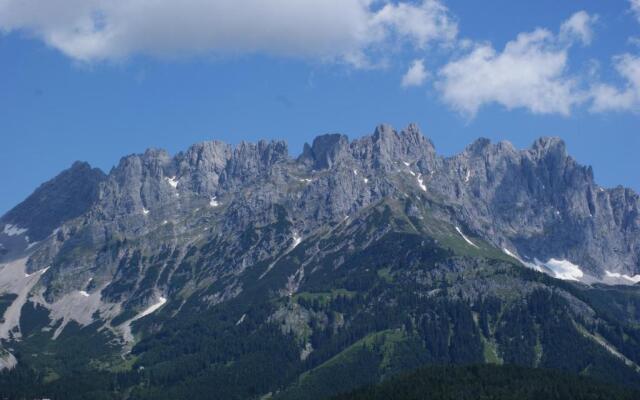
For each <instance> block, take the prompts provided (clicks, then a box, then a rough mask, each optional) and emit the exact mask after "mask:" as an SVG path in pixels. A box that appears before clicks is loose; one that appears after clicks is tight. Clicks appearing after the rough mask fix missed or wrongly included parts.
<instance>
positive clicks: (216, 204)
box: [209, 196, 220, 208]
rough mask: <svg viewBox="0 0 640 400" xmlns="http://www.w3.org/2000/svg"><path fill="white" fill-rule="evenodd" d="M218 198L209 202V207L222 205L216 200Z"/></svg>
mask: <svg viewBox="0 0 640 400" xmlns="http://www.w3.org/2000/svg"><path fill="white" fill-rule="evenodd" d="M216 198H217V197H216V196H213V197H212V198H211V200H209V207H214V208H215V207H218V206H219V205H220V203H219V202H218V201H217V200H216Z"/></svg>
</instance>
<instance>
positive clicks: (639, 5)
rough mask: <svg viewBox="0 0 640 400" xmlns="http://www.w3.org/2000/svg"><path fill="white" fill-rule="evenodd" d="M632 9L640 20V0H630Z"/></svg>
mask: <svg viewBox="0 0 640 400" xmlns="http://www.w3.org/2000/svg"><path fill="white" fill-rule="evenodd" d="M629 4H630V6H631V11H632V12H633V13H634V14H635V15H636V18H637V19H638V22H640V0H629Z"/></svg>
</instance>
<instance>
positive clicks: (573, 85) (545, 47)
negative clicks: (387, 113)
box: [437, 12, 595, 117]
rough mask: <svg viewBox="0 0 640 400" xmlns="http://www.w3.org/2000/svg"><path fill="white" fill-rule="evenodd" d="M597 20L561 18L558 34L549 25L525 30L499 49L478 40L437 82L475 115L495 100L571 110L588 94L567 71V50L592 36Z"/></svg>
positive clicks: (448, 98)
mask: <svg viewBox="0 0 640 400" xmlns="http://www.w3.org/2000/svg"><path fill="white" fill-rule="evenodd" d="M594 21H595V18H594V17H590V16H589V15H588V14H586V13H584V12H579V13H576V14H574V15H573V16H572V17H571V18H570V19H568V20H567V21H566V22H565V23H563V24H562V26H561V28H560V33H559V34H557V35H555V34H553V33H552V32H550V31H549V30H546V29H536V30H534V31H533V32H527V33H521V34H519V35H518V36H517V37H516V39H515V40H512V41H510V42H508V43H507V44H506V45H505V47H504V49H503V50H502V51H501V52H499V51H497V50H496V49H494V47H493V46H492V45H491V44H487V43H481V44H476V45H475V46H473V47H472V50H471V51H470V52H468V53H467V54H465V55H463V56H462V57H460V58H459V59H456V60H454V61H451V62H449V63H448V64H446V65H445V66H444V67H442V68H441V70H440V71H439V81H438V83H437V86H438V88H439V89H440V91H441V93H442V96H443V99H444V101H445V102H446V103H447V104H449V105H450V106H452V107H454V108H455V109H457V110H459V111H460V112H462V113H464V114H467V115H469V116H471V117H472V116H474V115H475V114H476V113H477V112H478V110H479V109H480V108H481V107H482V106H484V105H487V104H492V103H497V104H500V105H502V106H504V107H506V108H507V109H514V108H524V109H527V110H529V111H531V112H533V113H537V114H562V115H568V114H570V113H571V109H572V108H573V107H574V106H575V105H577V104H580V103H583V102H584V101H586V99H587V96H586V95H585V93H584V92H583V91H582V90H581V89H580V88H579V85H578V82H577V80H576V79H575V78H574V77H572V76H570V75H569V73H568V51H569V49H570V47H571V46H572V45H573V44H574V43H575V41H580V42H582V43H588V42H589V41H590V40H591V30H590V25H591V24H592V23H593V22H594Z"/></svg>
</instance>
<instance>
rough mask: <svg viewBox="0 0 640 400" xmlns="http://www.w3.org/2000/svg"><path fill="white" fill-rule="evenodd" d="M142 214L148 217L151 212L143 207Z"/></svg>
mask: <svg viewBox="0 0 640 400" xmlns="http://www.w3.org/2000/svg"><path fill="white" fill-rule="evenodd" d="M142 214H144V215H148V214H149V210H147V209H146V208H145V207H142Z"/></svg>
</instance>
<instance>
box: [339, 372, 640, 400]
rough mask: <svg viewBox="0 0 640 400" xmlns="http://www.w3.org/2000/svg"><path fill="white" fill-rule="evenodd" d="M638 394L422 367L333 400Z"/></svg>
mask: <svg viewBox="0 0 640 400" xmlns="http://www.w3.org/2000/svg"><path fill="white" fill-rule="evenodd" d="M638 398H640V392H638V391H634V390H632V389H627V388H620V387H615V386H610V385H606V384H603V383H600V382H598V381H594V380H593V379H590V378H586V377H580V376H577V375H571V374H567V373H563V372H556V371H551V370H540V369H532V368H524V367H517V366H512V365H509V366H497V365H476V366H466V367H453V366H447V367H427V368H421V369H419V370H417V371H415V372H413V373H410V374H407V375H402V376H398V377H396V378H392V379H390V380H388V381H385V382H383V383H381V384H379V385H374V386H368V387H365V388H362V389H358V390H355V391H353V392H350V393H347V394H342V395H338V396H336V397H334V398H333V399H332V400H538V399H545V400H634V399H638Z"/></svg>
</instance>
